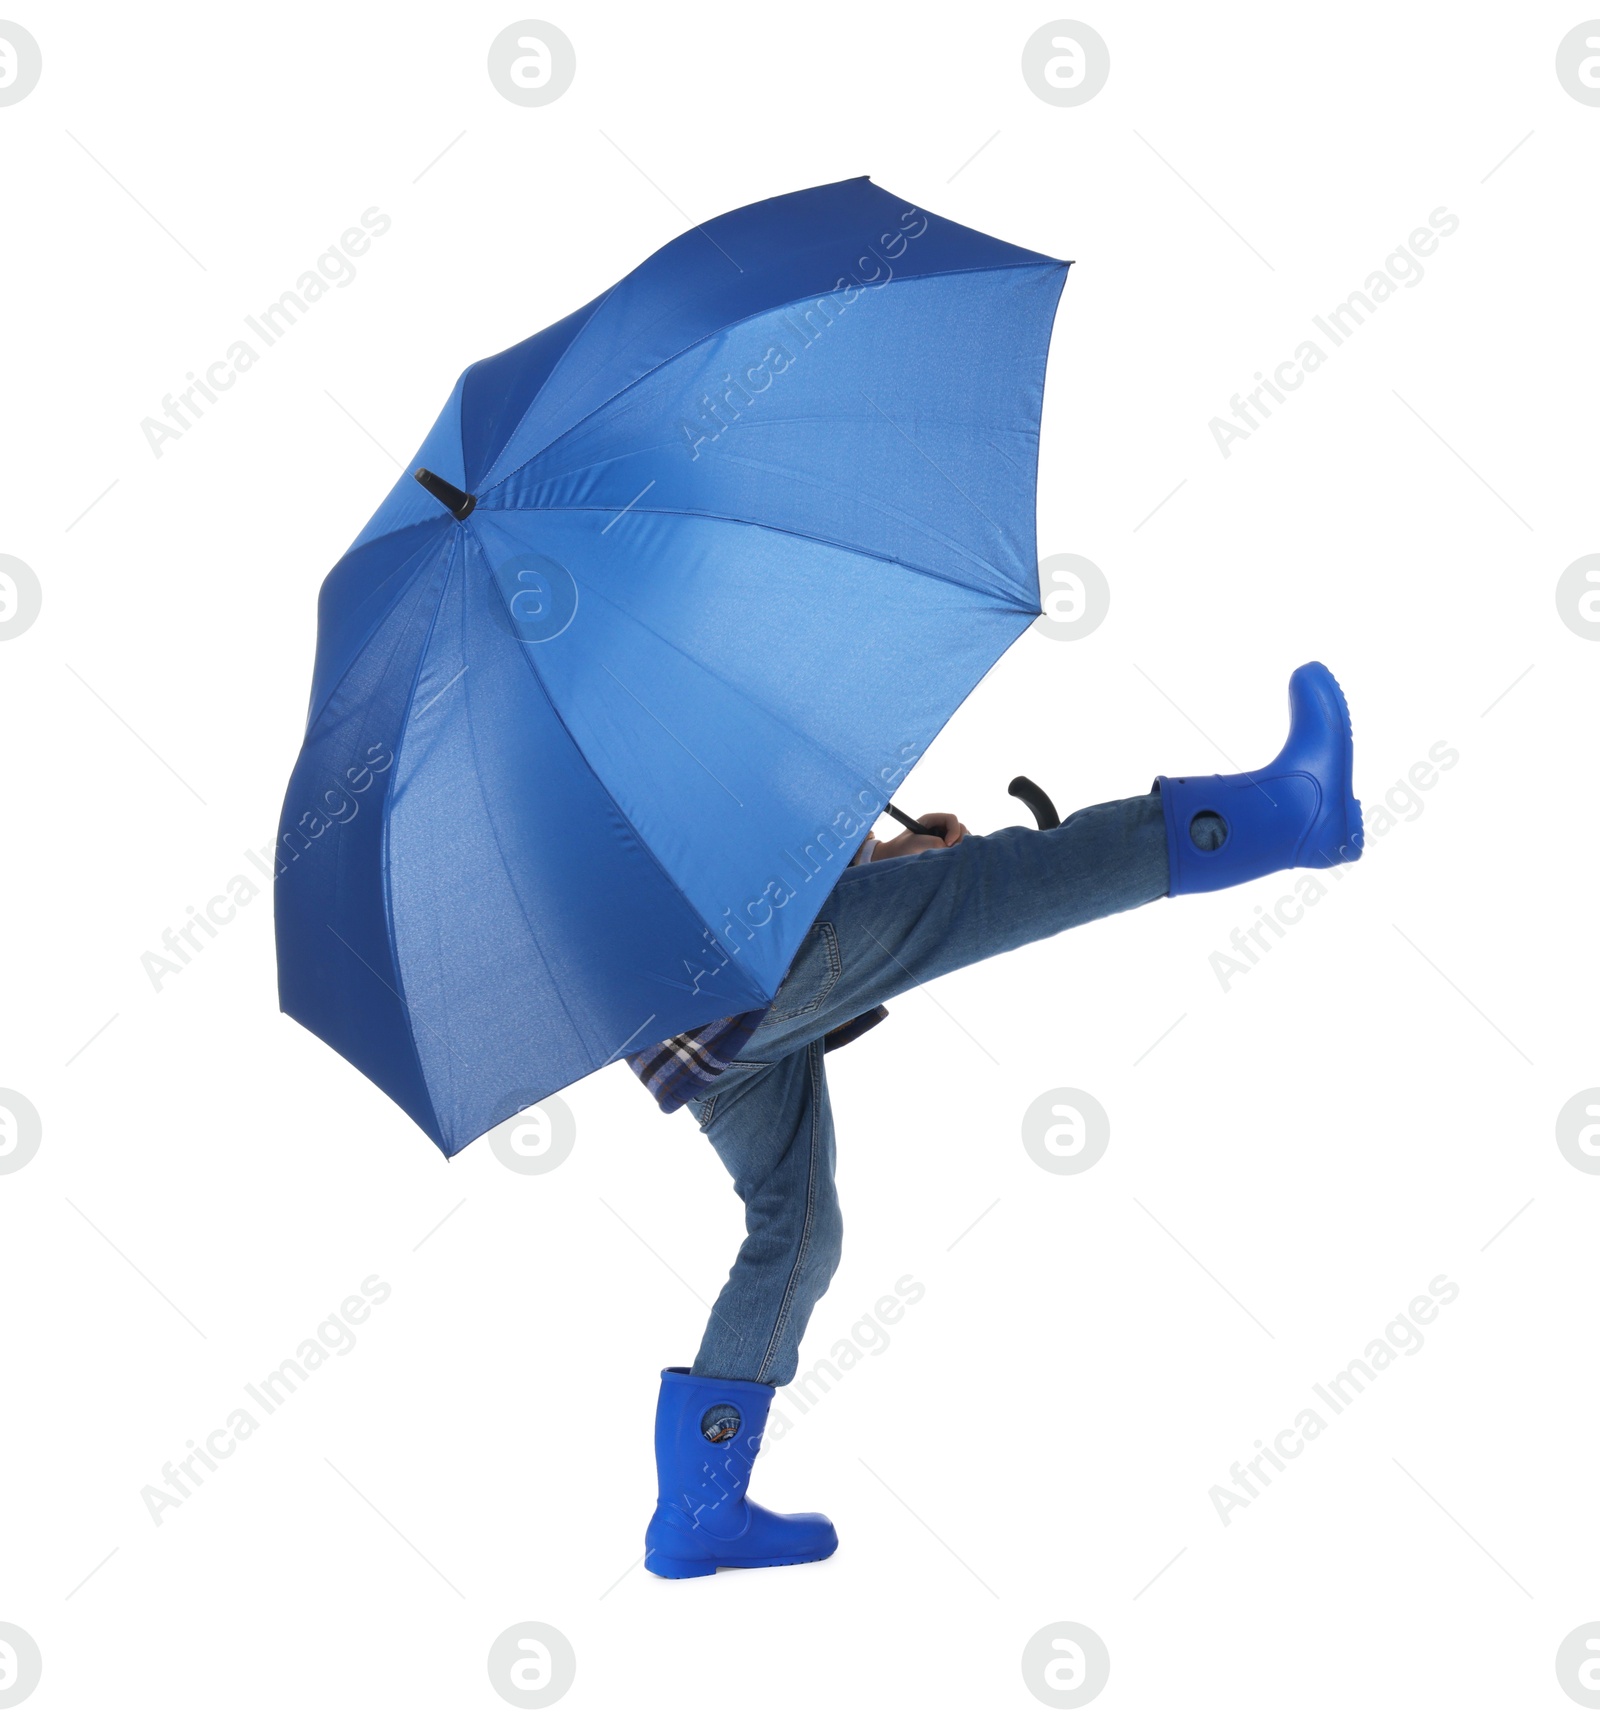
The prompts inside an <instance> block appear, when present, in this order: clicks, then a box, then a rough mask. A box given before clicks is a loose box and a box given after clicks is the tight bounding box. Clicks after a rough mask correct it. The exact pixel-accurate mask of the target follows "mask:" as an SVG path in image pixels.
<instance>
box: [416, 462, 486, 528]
mask: <svg viewBox="0 0 1600 1731" xmlns="http://www.w3.org/2000/svg"><path fill="white" fill-rule="evenodd" d="M412 479H413V480H414V481H420V482H421V483H422V485H423V486H424V487H426V488H427V489H428V491H429V492H430V493H432V494H433V496H434V498H436V499H437V500H438V501H439V503H440V504H441V505H443V506H444V507H445V509H446V510H447V511H449V512H450V514H451V515H452V516H453V517H454V518H455V519H456V521H457V522H460V523H464V522H465V521H466V520H467V518H468V517H470V516H471V515H472V508H473V506H475V505H476V504H477V502H478V501H477V499H476V497H475V496H474V495H473V494H471V493H463V492H462V491H461V489H460V488H459V487H453V486H451V484H450V483H449V482H448V481H447V480H445V479H444V477H443V476H442V475H436V474H434V472H433V470H432V469H418V470H417V472H416V474H415V475H413V476H412Z"/></svg>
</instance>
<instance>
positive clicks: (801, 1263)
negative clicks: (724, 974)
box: [755, 1040, 822, 1382]
mask: <svg viewBox="0 0 1600 1731" xmlns="http://www.w3.org/2000/svg"><path fill="white" fill-rule="evenodd" d="M806 1062H807V1068H808V1069H809V1071H810V1074H811V1150H810V1153H809V1154H808V1155H807V1156H806V1216H805V1222H804V1224H803V1225H802V1226H801V1228H800V1243H799V1246H798V1248H797V1249H796V1251H795V1257H794V1267H793V1268H792V1269H791V1270H790V1271H789V1280H788V1284H787V1285H786V1286H785V1287H784V1289H783V1299H782V1302H781V1303H780V1304H779V1306H778V1315H777V1320H776V1321H775V1322H774V1323H773V1327H772V1337H771V1339H770V1340H768V1342H767V1350H766V1352H765V1353H764V1354H763V1355H762V1359H761V1369H760V1370H759V1372H757V1374H756V1377H755V1380H756V1381H757V1382H765V1381H766V1377H767V1372H768V1371H769V1370H771V1368H772V1361H773V1359H774V1358H776V1357H777V1355H778V1344H779V1342H780V1341H781V1340H782V1339H783V1333H784V1330H785V1329H786V1328H787V1327H788V1326H789V1314H790V1312H791V1311H792V1310H793V1309H794V1294H795V1288H796V1287H797V1286H799V1284H800V1273H801V1270H802V1269H803V1268H804V1267H805V1264H806V1252H807V1251H808V1250H809V1249H810V1248H811V1225H812V1221H813V1220H814V1219H815V1217H816V1212H817V1143H818V1141H819V1139H820V1136H821V1130H822V1110H821V1106H822V1076H821V1070H822V1053H821V1050H820V1048H819V1042H817V1041H815V1040H814V1041H812V1043H811V1046H810V1048H809V1049H808V1051H807V1053H806Z"/></svg>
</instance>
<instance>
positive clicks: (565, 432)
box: [478, 257, 1064, 506]
mask: <svg viewBox="0 0 1600 1731" xmlns="http://www.w3.org/2000/svg"><path fill="white" fill-rule="evenodd" d="M1042 266H1048V267H1050V268H1051V269H1057V270H1059V269H1062V268H1064V264H1063V261H1062V260H1060V259H1046V258H1043V257H1041V258H1039V259H1038V260H1037V261H1034V260H1022V259H1019V260H1015V261H1013V262H1012V263H1009V264H984V265H967V266H964V267H962V268H961V269H959V270H936V271H928V272H927V273H926V274H925V275H923V276H915V277H893V278H891V279H890V281H889V282H888V283H886V284H885V285H884V287H886V288H888V287H892V286H893V284H894V283H897V282H936V281H937V280H938V279H939V278H940V277H948V276H985V275H989V274H991V273H994V272H998V271H1007V270H1038V269H1040V268H1041V267H1042ZM624 280H626V279H624ZM614 286H615V285H613V287H614ZM831 293H833V291H832V290H831V289H820V290H819V291H818V292H817V293H816V294H814V295H797V296H795V297H793V298H792V299H790V300H786V301H782V302H780V303H779V304H778V305H776V306H770V307H763V308H762V309H761V310H760V311H759V312H754V313H746V314H745V315H744V316H743V317H742V318H737V319H730V320H729V321H728V322H727V324H725V325H719V326H718V327H717V329H716V330H714V331H706V332H704V333H703V334H702V335H700V336H698V337H696V338H695V339H694V340H693V341H692V342H688V343H685V344H684V345H683V347H682V348H681V349H677V350H674V352H673V353H672V354H670V355H664V356H663V357H662V358H661V359H660V360H659V361H657V362H656V363H655V365H654V366H650V367H646V368H645V370H644V371H643V372H642V373H640V374H639V375H638V377H637V378H632V379H629V380H628V382H627V383H626V384H625V385H619V386H618V387H617V389H616V390H614V391H613V392H612V393H611V395H610V396H609V397H607V398H606V399H605V401H604V402H600V403H596V404H595V406H594V407H593V408H592V409H586V410H585V411H584V412H583V413H582V414H581V415H579V417H578V418H577V420H575V421H573V422H572V423H571V425H570V426H566V427H563V428H562V429H561V431H560V432H559V433H556V434H554V435H553V436H552V437H550V438H549V439H547V440H546V441H545V442H544V444H542V445H541V446H540V447H539V449H538V450H537V451H533V452H531V453H530V454H529V455H528V456H526V457H524V458H523V460H522V461H521V462H520V463H518V464H517V465H516V466H515V467H514V468H511V469H507V470H506V472H505V473H504V474H503V475H495V476H494V478H493V479H492V480H486V481H485V483H484V488H483V492H481V493H480V494H479V495H478V503H479V505H480V506H481V505H483V504H484V503H485V502H486V501H485V494H487V493H489V492H491V491H492V490H493V489H494V488H496V487H503V486H504V485H505V483H506V482H507V481H509V480H510V479H511V477H512V476H513V475H517V474H520V473H521V472H522V471H523V470H524V469H525V468H527V466H528V465H529V464H530V463H533V462H537V461H538V459H539V458H540V457H542V456H543V455H544V454H545V452H546V451H548V450H550V449H551V448H552V447H553V446H555V445H558V444H560V442H561V441H562V440H563V439H565V438H567V437H568V436H569V435H570V434H572V433H574V432H576V431H577V430H578V428H579V427H581V426H582V425H583V423H584V422H585V421H588V420H592V419H593V418H594V417H595V416H596V415H598V414H599V413H600V411H601V410H602V409H604V408H607V407H608V406H609V405H610V404H612V403H614V402H615V401H616V400H617V398H618V397H620V396H624V395H626V393H627V392H629V391H631V390H633V389H635V388H636V387H637V386H639V385H641V384H643V383H644V381H645V380H646V379H648V378H649V377H650V376H651V374H653V373H658V372H660V371H661V369H662V368H663V367H665V366H670V365H671V363H672V362H673V361H676V360H681V359H682V358H683V356H684V355H687V354H691V353H692V352H693V351H694V350H695V349H698V348H700V347H702V346H703V345H704V344H706V343H710V342H714V341H715V340H716V339H717V338H718V337H720V336H723V335H725V334H726V333H727V332H728V331H732V330H737V329H738V328H739V326H740V325H745V324H749V323H751V321H752V320H754V319H761V318H769V317H771V316H772V315H773V314H775V313H782V312H788V311H790V310H791V309H792V308H794V307H798V306H804V305H805V304H806V302H808V301H819V300H825V299H826V298H827V297H828V295H830V294H831ZM607 298H609V296H608V297H607ZM599 310H600V309H599V308H598V307H597V308H596V309H595V311H596V312H598V311H599ZM591 319H592V315H591ZM590 322H591V320H585V321H584V327H583V331H579V332H577V333H576V334H575V335H574V337H573V339H572V341H571V342H570V343H569V344H568V345H567V347H566V349H565V350H564V351H563V353H562V357H561V358H562V360H565V359H566V358H567V356H568V355H570V354H571V353H572V351H573V349H574V347H575V346H576V345H577V343H578V340H579V338H581V337H582V336H583V334H584V331H586V330H588V328H589V324H590ZM557 364H558V365H559V363H557ZM554 371H555V369H554V368H552V369H551V374H552V376H553V375H554ZM549 383H550V380H549V378H546V380H545V382H544V384H543V385H541V386H540V388H539V390H538V391H537V392H535V394H534V398H533V401H532V402H531V403H529V404H528V406H527V408H526V409H524V410H523V412H522V418H521V419H520V420H519V421H518V422H517V426H516V431H515V432H513V433H512V435H511V437H510V438H509V439H507V440H506V445H507V446H509V445H510V444H512V443H513V442H514V441H515V439H516V436H517V433H520V432H521V431H522V428H523V426H524V424H525V423H526V421H527V419H528V416H529V415H531V414H532V413H533V411H534V409H535V408H536V407H537V406H538V402H539V398H540V397H541V396H543V395H544V393H545V390H546V389H547V388H548V387H549ZM501 450H502V452H503V451H504V450H505V446H502V447H501ZM490 472H491V474H493V471H492V470H491V471H490Z"/></svg>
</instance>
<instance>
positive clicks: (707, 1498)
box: [644, 1370, 839, 1581]
mask: <svg viewBox="0 0 1600 1731" xmlns="http://www.w3.org/2000/svg"><path fill="white" fill-rule="evenodd" d="M771 1405H772V1385H771V1383H766V1382H734V1381H731V1380H729V1379H726V1378H723V1377H715V1376H693V1375H691V1374H690V1372H688V1371H687V1370H664V1371H662V1373H661V1398H660V1400H659V1401H658V1402H657V1403H656V1479H657V1483H658V1486H659V1488H660V1492H661V1495H660V1498H659V1500H658V1501H657V1503H656V1512H655V1514H654V1515H652V1516H651V1518H650V1525H649V1527H648V1528H647V1529H646V1531H645V1536H644V1566H645V1567H646V1568H647V1569H648V1570H649V1571H650V1573H651V1574H652V1575H664V1576H666V1578H667V1579H668V1580H673V1581H681V1580H683V1579H684V1578H685V1577H687V1576H689V1575H710V1574H714V1573H715V1572H716V1571H717V1570H718V1569H770V1568H775V1567H777V1566H778V1565H779V1564H782V1563H815V1562H818V1561H820V1560H821V1559H822V1558H823V1557H831V1556H832V1555H833V1553H834V1552H835V1551H836V1550H837V1549H838V1548H839V1535H838V1534H837V1533H836V1532H835V1531H834V1530H833V1522H832V1521H830V1520H829V1519H828V1517H827V1516H826V1515H775V1514H773V1513H772V1511H771V1510H770V1509H764V1508H762V1506H761V1505H760V1503H753V1502H751V1501H750V1499H749V1498H748V1497H747V1496H746V1495H745V1494H744V1493H745V1489H746V1487H747V1486H748V1485H749V1483H750V1469H751V1468H752V1467H753V1466H754V1465H755V1458H756V1452H757V1450H758V1449H759V1448H760V1447H761V1433H762V1431H763V1430H765V1429H766V1423H767V1409H768V1407H770V1406H771Z"/></svg>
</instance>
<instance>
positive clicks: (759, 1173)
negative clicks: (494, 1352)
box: [645, 1039, 841, 1579]
mask: <svg viewBox="0 0 1600 1731" xmlns="http://www.w3.org/2000/svg"><path fill="white" fill-rule="evenodd" d="M691 1109H692V1110H694V1111H695V1113H696V1116H697V1117H699V1119H700V1122H701V1127H702V1128H703V1129H704V1130H706V1132H707V1133H708V1134H709V1136H710V1138H711V1142H712V1145H713V1146H714V1147H715V1148H716V1150H717V1153H718V1155H719V1156H720V1157H721V1159H722V1163H723V1164H724V1165H725V1166H726V1167H727V1168H728V1171H729V1172H730V1173H731V1174H732V1175H733V1186H734V1190H735V1191H736V1192H737V1194H738V1196H739V1198H740V1200H741V1201H742V1202H743V1203H744V1210H745V1227H746V1233H747V1236H746V1238H745V1241H744V1243H743V1244H742V1245H741V1246H740V1249H739V1256H738V1260H737V1261H736V1262H735V1263H734V1265H733V1268H732V1270H731V1272H730V1273H729V1275H728V1281H727V1284H726V1285H725V1286H724V1287H723V1289H722V1292H721V1295H720V1296H719V1297H718V1299H717V1302H716V1305H715V1307H714V1308H713V1310H712V1313H711V1320H710V1323H709V1324H708V1325H707V1328H706V1333H705V1339H704V1340H703V1341H702V1342H701V1345H700V1353H699V1356H698V1357H697V1358H696V1359H695V1362H694V1367H693V1369H692V1370H679V1369H667V1370H664V1371H663V1372H662V1373H661V1394H660V1399H659V1402H658V1404H657V1407H656V1476H657V1482H658V1488H659V1496H658V1499H657V1502H656V1511H655V1514H654V1515H653V1516H652V1517H651V1520H650V1526H649V1529H648V1531H647V1532H646V1534H645V1567H646V1568H647V1569H648V1570H649V1571H650V1572H651V1573H652V1574H654V1575H663V1576H667V1577H669V1578H671V1579H682V1578H683V1577H684V1576H690V1575H709V1574H712V1573H714V1572H715V1570H717V1569H718V1568H737V1569H759V1568H770V1567H772V1566H774V1565H777V1564H783V1563H811V1562H817V1561H819V1560H820V1559H821V1558H823V1557H827V1556H831V1555H832V1554H833V1551H834V1550H835V1548H836V1547H837V1545H838V1543H839V1540H838V1536H837V1534H836V1533H835V1532H834V1530H833V1523H832V1522H831V1521H830V1520H828V1518H827V1517H826V1516H825V1515H817V1514H804V1515H782V1514H774V1513H773V1512H772V1511H771V1510H770V1509H764V1508H762V1506H761V1505H760V1504H759V1503H756V1502H753V1501H751V1499H750V1498H749V1497H747V1496H746V1495H745V1491H746V1488H747V1486H748V1485H749V1482H750V1471H751V1468H752V1466H753V1465H754V1463H755V1457H756V1452H757V1450H758V1449H759V1448H760V1445H761V1434H762V1431H763V1429H764V1427H765V1424H766V1417H767V1410H768V1408H769V1407H770V1406H771V1404H772V1392H773V1387H774V1385H775V1384H778V1383H784V1382H788V1381H789V1380H790V1379H791V1378H792V1377H793V1376H794V1373H795V1369H796V1366H797V1363H798V1349H799V1342H800V1336H801V1335H802V1334H803V1333H804V1332H805V1326H806V1323H807V1321H809V1319H810V1316H811V1311H812V1307H813V1306H814V1305H815V1304H816V1302H817V1300H818V1299H819V1298H820V1297H821V1296H822V1294H823V1293H824V1292H825V1291H826V1290H827V1286H828V1282H829V1280H830V1279H831V1278H832V1277H833V1271H834V1269H835V1268H837V1267H838V1265H839V1243H840V1230H841V1228H840V1217H839V1200H838V1197H837V1195H836V1194H835V1192H834V1186H833V1165H834V1149H833V1118H832V1114H831V1112H830V1111H829V1108H828V1087H827V1078H826V1076H825V1075H824V1073H823V1067H822V1041H821V1040H820V1039H817V1040H813V1041H811V1042H810V1044H809V1045H806V1046H802V1047H801V1048H800V1049H799V1050H797V1051H795V1052H791V1053H790V1054H789V1055H788V1056H787V1057H785V1058H783V1059H781V1060H779V1061H778V1062H777V1063H773V1064H763V1065H755V1064H750V1065H747V1066H745V1067H744V1068H743V1069H742V1070H740V1071H739V1072H738V1073H737V1077H736V1079H734V1080H732V1081H725V1083H724V1086H723V1088H722V1091H720V1092H719V1093H718V1094H717V1095H716V1096H715V1097H714V1098H712V1099H710V1100H707V1101H704V1102H702V1103H697V1104H696V1105H695V1106H694V1107H693V1108H691Z"/></svg>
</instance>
